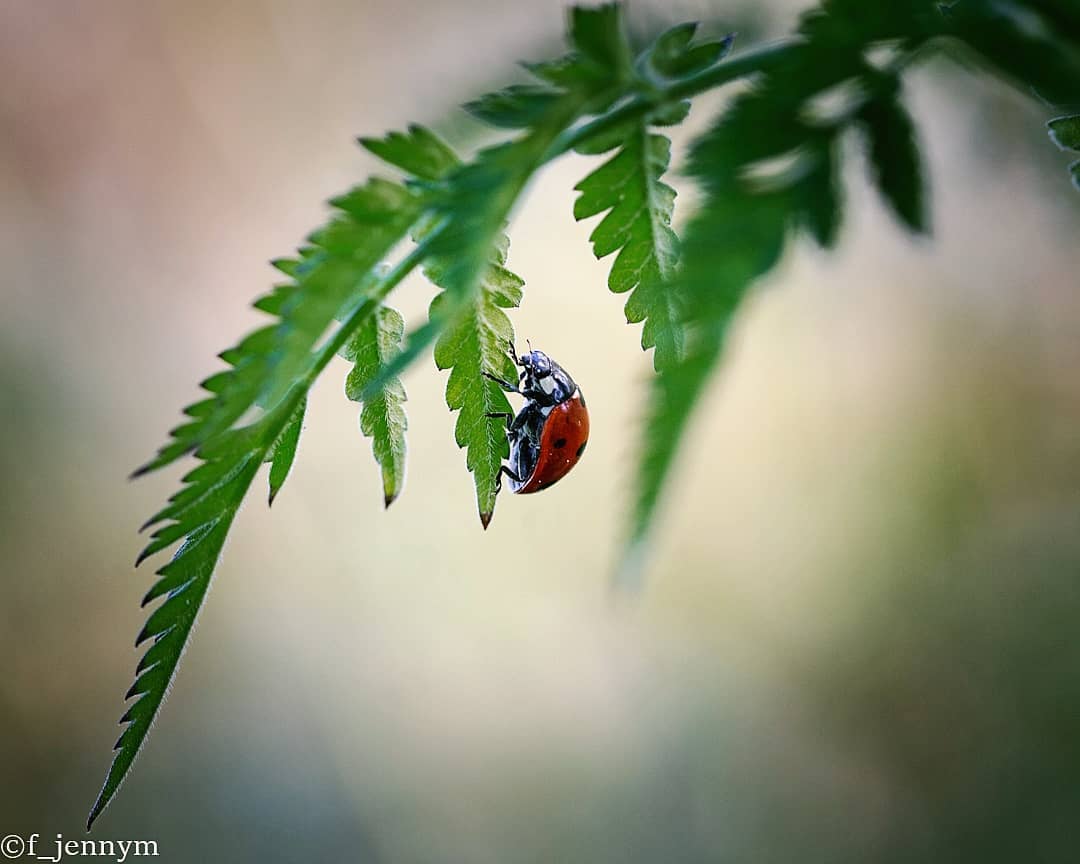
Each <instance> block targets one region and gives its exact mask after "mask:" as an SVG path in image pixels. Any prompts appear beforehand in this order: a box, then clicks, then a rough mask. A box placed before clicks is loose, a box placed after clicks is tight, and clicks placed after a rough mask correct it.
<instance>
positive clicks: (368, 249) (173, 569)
mask: <svg viewBox="0 0 1080 864" xmlns="http://www.w3.org/2000/svg"><path fill="white" fill-rule="evenodd" d="M410 134H411V135H413V137H414V138H416V139H417V140H420V139H424V140H425V141H426V136H425V135H424V134H422V133H421V132H418V131H416V130H410ZM396 143H399V142H396ZM427 143H428V144H430V142H427ZM393 153H394V154H396V156H398V157H400V156H401V154H402V148H401V147H400V146H399V147H397V149H396V150H394V151H393ZM425 201H426V199H425V197H424V193H422V192H421V191H420V190H417V189H410V188H406V187H405V186H403V185H401V184H397V183H391V182H390V181H386V180H379V179H375V180H371V181H369V182H368V183H366V184H364V185H363V186H360V187H358V188H356V189H354V190H353V191H352V192H350V193H348V194H346V195H344V196H342V197H340V198H337V199H335V200H334V201H333V202H331V203H332V205H333V207H334V208H335V211H336V215H335V216H334V218H333V219H332V220H331V222H330V223H329V224H328V225H327V226H326V227H325V228H323V229H321V230H319V231H317V232H315V233H314V234H312V235H311V236H310V238H309V245H308V246H306V247H305V248H304V249H302V250H301V252H300V253H299V255H298V256H297V257H296V258H294V259H290V260H283V261H279V262H275V263H276V266H277V267H278V269H279V270H281V271H282V272H283V273H285V274H286V275H288V276H289V277H290V279H291V281H290V282H289V283H288V284H286V285H282V286H278V287H277V288H276V289H275V291H274V292H273V293H271V294H269V295H267V296H266V297H264V298H262V299H261V300H259V301H257V303H256V306H257V307H258V308H259V309H261V310H262V311H264V312H267V313H268V314H271V315H274V316H275V317H276V318H277V323H276V324H275V325H272V326H269V327H264V328H262V329H261V330H259V331H257V332H256V333H255V334H253V335H252V336H249V337H248V338H246V339H245V340H243V341H242V342H241V343H240V344H239V345H238V346H237V348H235V349H232V350H231V351H227V352H225V353H224V354H223V355H222V357H223V359H225V361H226V362H227V363H229V364H230V366H231V367H232V368H231V370H229V371H226V372H223V373H219V375H217V376H214V378H212V379H210V383H209V385H208V386H207V385H204V386H206V389H207V390H209V392H211V393H213V394H214V396H213V398H212V399H208V400H204V401H203V402H201V403H198V404H197V405H195V406H193V407H192V408H190V409H188V412H187V413H188V415H189V416H191V417H192V418H193V422H192V423H190V424H188V425H187V426H185V427H182V428H181V429H180V430H179V431H174V433H173V441H171V442H170V443H169V444H168V445H166V446H165V447H164V448H162V450H161V451H160V452H159V454H158V456H157V457H156V458H155V459H154V460H152V461H151V462H150V463H148V465H147V466H145V467H144V469H142V470H144V471H146V470H151V469H153V468H157V467H161V466H162V465H165V464H168V462H171V461H173V460H175V459H176V458H178V457H179V456H181V455H183V454H184V453H186V452H188V451H191V450H193V451H194V454H195V456H196V458H197V459H198V460H199V462H200V464H199V465H198V466H197V467H196V468H195V469H193V470H192V471H191V472H189V473H188V474H187V475H186V476H185V477H184V479H183V486H182V487H181V489H180V490H179V491H178V492H177V493H176V494H174V495H173V496H172V497H171V498H170V499H169V502H168V504H167V505H166V506H165V507H164V508H162V509H161V510H160V511H158V512H157V513H156V514H154V516H152V517H151V518H150V519H149V520H148V521H147V523H146V524H145V525H144V526H143V527H144V528H149V527H151V526H158V527H156V528H155V530H154V531H153V533H152V534H151V537H150V540H149V542H148V543H147V545H146V547H145V548H144V549H143V551H142V553H141V554H140V555H139V558H138V561H137V562H136V563H137V564H138V563H141V562H142V561H144V560H145V559H146V558H148V557H150V556H151V555H154V554H156V553H158V552H162V551H164V550H165V549H167V548H169V547H171V546H173V545H175V544H177V543H179V544H180V545H179V548H178V549H177V550H176V552H175V553H174V555H173V558H172V560H171V561H170V562H169V563H168V564H166V565H165V566H164V567H162V568H161V569H160V570H158V571H157V575H158V576H159V577H160V578H159V579H158V581H157V582H156V583H155V584H154V586H153V587H152V588H151V589H150V591H149V592H148V593H147V595H146V597H145V598H144V605H145V604H146V603H150V602H152V601H154V600H157V599H159V598H161V597H165V600H164V602H163V603H162V604H161V605H160V606H159V607H158V608H157V609H156V610H155V611H154V612H153V613H151V615H150V617H149V619H148V620H147V623H146V626H145V627H144V628H143V631H142V632H141V633H140V635H139V639H138V641H137V643H136V644H142V643H143V642H144V641H146V640H147V639H153V640H154V641H153V643H152V644H151V646H150V647H149V648H148V649H147V651H146V653H145V654H144V656H143V658H142V660H141V661H140V662H139V665H138V667H137V669H136V676H137V677H136V681H135V685H134V686H133V687H132V688H131V690H129V692H128V694H127V697H126V698H128V699H131V698H135V699H136V701H135V702H134V703H133V704H132V705H131V706H130V707H129V708H128V710H127V711H126V712H125V714H124V716H123V718H122V719H121V723H122V724H124V725H126V727H127V728H126V729H125V730H124V732H123V734H122V735H121V736H120V739H119V740H118V741H117V744H116V750H117V753H116V756H115V758H114V760H113V763H112V766H111V767H110V769H109V772H108V774H107V776H106V779H105V784H104V786H103V787H102V790H101V793H100V795H99V796H98V799H97V801H96V802H95V804H94V807H93V809H92V810H91V813H90V817H89V820H88V823H87V827H88V828H89V827H90V826H91V825H92V824H93V822H94V820H95V819H96V818H97V817H98V815H99V814H100V813H101V811H102V810H103V809H104V807H105V806H106V805H107V804H108V803H109V801H110V800H111V799H112V797H113V796H114V795H115V794H116V791H117V789H118V788H119V786H120V783H121V782H122V781H123V779H124V777H125V776H126V774H127V772H128V770H130V768H131V764H132V762H133V761H134V759H135V756H136V754H137V753H138V751H139V750H140V748H141V747H142V745H143V743H144V742H145V740H146V736H147V733H148V732H149V729H150V726H151V723H152V721H153V719H154V717H155V716H156V714H157V712H158V711H159V710H160V708H161V704H162V702H163V701H164V698H165V693H166V691H167V688H168V686H169V684H170V683H171V681H172V679H173V677H174V676H175V674H176V670H177V667H178V665H179V662H180V657H181V655H182V653H183V650H184V647H185V645H186V643H187V640H188V637H189V635H190V633H191V628H192V625H193V624H194V621H195V618H196V616H197V614H198V611H199V609H200V607H201V605H202V602H203V600H204V599H205V597H206V591H207V588H208V587H209V584H210V579H211V577H212V575H213V573H214V569H215V568H216V566H217V562H218V558H219V557H220V555H221V550H222V547H223V545H224V542H225V537H226V535H227V533H228V531H229V528H230V527H231V525H232V521H233V519H234V517H235V515H236V512H237V510H238V508H239V506H240V503H241V501H242V500H243V498H244V496H245V495H246V494H247V491H248V489H249V488H250V486H251V483H252V481H253V480H254V477H255V474H256V473H257V471H258V469H259V467H260V466H261V465H262V464H263V463H264V462H270V463H271V466H270V477H269V485H270V500H271V502H272V501H273V500H274V497H275V496H276V495H277V494H278V492H279V491H280V490H281V487H282V485H283V484H284V482H285V479H286V477H287V475H288V473H289V469H290V468H291V466H292V463H293V461H294V459H295V456H296V448H297V444H298V442H299V436H300V429H301V427H302V425H303V418H304V412H305V405H306V395H307V390H308V388H309V387H310V386H311V384H312V382H313V381H314V380H315V378H316V376H317V375H318V374H319V373H320V372H321V371H322V369H323V368H325V366H326V364H327V363H328V362H329V361H330V359H332V358H333V356H334V355H335V354H336V353H337V352H338V351H339V350H341V349H342V348H343V346H344V345H345V344H346V342H347V341H348V339H349V338H350V337H351V336H352V335H353V334H354V333H355V332H356V330H357V329H359V328H360V327H361V326H362V325H363V324H364V322H365V321H366V320H367V319H368V318H369V317H371V316H373V315H374V314H375V312H376V310H377V309H378V307H379V302H380V300H381V298H382V297H384V296H385V295H386V293H388V292H389V291H390V290H391V289H392V288H393V287H394V286H395V285H397V284H398V282H400V280H401V279H402V278H404V276H405V275H406V274H407V273H409V272H411V271H412V270H413V269H414V268H415V267H416V266H418V264H419V263H420V261H421V260H423V258H424V257H425V256H426V255H427V254H429V249H428V248H427V247H426V246H425V245H424V244H420V245H419V246H418V247H417V248H415V249H414V250H413V251H412V252H411V253H410V254H409V255H408V256H406V257H405V259H403V260H402V261H401V262H399V263H398V264H397V265H396V266H395V267H394V268H392V269H391V270H389V271H387V272H385V273H380V272H379V270H378V266H377V265H378V264H379V263H380V261H381V259H382V258H383V257H384V256H386V255H387V254H388V253H389V252H390V251H391V250H392V248H393V247H394V246H396V245H397V243H399V242H400V241H401V240H402V239H403V238H405V237H407V236H408V234H409V231H410V229H411V228H413V226H414V224H415V223H416V222H417V221H418V219H419V218H420V216H421V215H422V213H423V212H424V210H425V206H426V204H425ZM335 320H340V321H342V322H343V323H341V324H340V326H338V328H337V329H336V330H335V331H333V334H332V335H331V336H330V337H329V338H328V339H327V340H326V341H325V342H324V343H322V344H321V345H319V347H318V349H317V350H315V349H316V345H317V344H318V343H319V340H320V339H321V338H322V337H323V336H324V334H325V332H326V331H327V329H328V328H329V327H330V326H331V325H332V324H333V323H334V321H335ZM254 408H261V409H263V413H262V415H261V416H259V417H258V418H257V419H256V420H254V421H253V422H250V423H249V424H248V425H246V426H241V427H237V426H236V425H235V424H236V423H237V422H238V421H240V420H241V419H242V418H244V417H245V416H246V415H247V414H248V413H249V412H250V411H251V410H252V409H254Z"/></svg>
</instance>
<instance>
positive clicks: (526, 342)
mask: <svg viewBox="0 0 1080 864" xmlns="http://www.w3.org/2000/svg"><path fill="white" fill-rule="evenodd" d="M525 344H526V345H528V346H529V353H530V354H532V342H530V341H529V340H528V339H526V340H525Z"/></svg>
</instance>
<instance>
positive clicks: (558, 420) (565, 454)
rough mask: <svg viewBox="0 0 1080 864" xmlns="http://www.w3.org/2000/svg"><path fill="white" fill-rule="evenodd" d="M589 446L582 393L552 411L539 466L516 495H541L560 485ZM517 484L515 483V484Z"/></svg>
mask: <svg viewBox="0 0 1080 864" xmlns="http://www.w3.org/2000/svg"><path fill="white" fill-rule="evenodd" d="M588 443H589V412H588V409H586V407H585V400H584V399H583V398H582V396H581V391H580V390H575V391H574V395H573V396H571V397H570V398H569V399H567V400H565V401H563V402H560V403H559V404H558V405H555V406H553V407H552V408H551V411H550V412H549V413H548V415H547V418H546V419H545V421H544V425H543V429H542V430H541V433H540V449H539V452H538V453H537V456H536V466H535V467H534V468H533V470H532V473H531V474H530V475H529V476H528V477H523V478H522V481H521V485H520V486H518V487H517V488H516V489H514V492H516V493H518V494H521V495H524V494H527V493H529V492H539V491H540V490H541V489H547V488H548V486H551V485H552V484H554V483H556V482H558V481H559V480H561V479H562V478H563V477H565V476H566V474H567V473H568V472H569V471H570V469H571V468H573V467H574V466H575V465H576V464H577V461H578V459H580V458H581V454H582V453H584V452H585V445H586V444H588ZM515 485H516V484H515Z"/></svg>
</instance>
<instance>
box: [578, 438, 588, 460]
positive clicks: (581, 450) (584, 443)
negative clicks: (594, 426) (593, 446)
mask: <svg viewBox="0 0 1080 864" xmlns="http://www.w3.org/2000/svg"><path fill="white" fill-rule="evenodd" d="M588 443H589V442H588V441H582V442H581V446H580V447H578V448H577V456H578V458H579V459H580V458H581V454H582V453H584V452H585V445H586V444H588Z"/></svg>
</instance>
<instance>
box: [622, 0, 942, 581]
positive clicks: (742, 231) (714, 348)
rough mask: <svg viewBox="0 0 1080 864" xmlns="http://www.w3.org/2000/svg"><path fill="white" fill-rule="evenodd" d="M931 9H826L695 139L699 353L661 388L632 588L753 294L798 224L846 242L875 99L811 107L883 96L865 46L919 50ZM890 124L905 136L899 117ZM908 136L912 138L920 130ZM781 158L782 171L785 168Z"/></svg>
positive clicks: (687, 265)
mask: <svg viewBox="0 0 1080 864" xmlns="http://www.w3.org/2000/svg"><path fill="white" fill-rule="evenodd" d="M901 7H902V8H901ZM931 7H934V4H932V3H930V2H920V0H904V2H901V3H898V4H895V5H894V4H873V5H867V4H861V3H856V2H854V0H833V2H827V3H825V4H824V6H823V7H822V8H821V9H819V10H816V11H814V12H812V13H810V14H809V15H807V16H805V17H804V19H803V21H802V22H801V26H800V35H801V36H802V37H803V41H802V42H801V43H799V44H797V45H795V46H793V47H792V48H791V49H790V50H789V51H788V53H787V56H786V58H785V62H784V63H783V64H781V65H778V66H776V67H774V68H772V69H769V70H768V71H767V73H766V74H765V75H763V76H762V78H761V79H760V80H759V81H757V82H756V85H755V86H754V87H753V88H752V89H751V90H750V91H748V92H747V93H745V94H743V95H742V96H740V97H739V98H737V99H736V100H735V101H734V103H733V104H732V105H731V107H730V108H728V109H727V111H726V112H725V113H724V114H722V115H721V117H720V118H719V120H718V121H717V122H716V123H715V124H714V125H713V126H712V128H711V129H709V130H708V131H707V132H706V133H705V134H703V135H702V136H701V137H700V138H699V139H698V140H697V141H696V142H695V143H694V145H693V147H692V149H691V156H690V166H689V173H690V174H691V175H692V176H693V177H695V178H696V179H697V180H698V181H699V182H700V183H701V185H702V187H703V189H704V190H705V193H706V194H705V199H704V202H703V204H702V207H701V210H700V212H699V213H698V214H697V215H696V216H695V217H694V219H693V220H692V221H691V223H690V225H689V226H688V228H687V236H686V243H685V248H684V261H683V266H682V267H681V268H680V269H679V271H678V272H677V274H676V276H675V278H674V279H673V280H672V283H671V290H672V291H675V292H677V294H678V297H679V302H680V304H681V308H683V309H684V310H685V311H686V316H687V317H686V328H687V348H686V352H685V356H684V357H683V358H681V359H680V360H679V361H677V362H675V363H673V364H672V365H671V366H670V367H668V368H665V369H663V370H662V371H661V374H660V375H659V376H658V378H657V379H656V380H655V381H654V383H653V385H652V387H651V390H650V397H649V403H648V407H647V409H646V424H647V425H646V427H645V434H644V440H643V443H642V455H641V461H640V463H639V469H638V474H637V484H636V490H635V497H634V504H633V508H632V516H631V523H630V532H629V545H628V552H627V554H626V556H625V557H624V561H623V565H622V567H621V569H620V571H619V573H618V574H617V579H618V583H619V584H620V585H621V586H624V587H626V586H633V585H634V584H635V583H636V581H637V580H638V578H639V571H640V567H641V560H642V553H643V549H644V545H645V541H646V538H647V536H648V534H649V531H650V527H651V525H652V521H653V518H654V515H655V512H656V507H657V503H658V501H659V498H660V494H661V492H662V489H663V486H664V483H665V481H666V478H667V476H668V474H669V473H670V470H671V467H672V465H673V463H674V458H675V454H676V452H677V450H678V446H679V443H680V441H681V438H682V435H683V434H684V432H685V429H686V426H687V423H688V422H689V418H690V414H691V412H692V411H693V408H694V406H695V405H696V404H697V401H698V399H699V398H700V395H701V393H702V392H703V390H704V387H705V385H706V383H707V382H708V380H709V372H710V370H711V369H712V367H713V366H714V365H715V363H716V361H717V359H718V358H719V356H720V355H721V351H722V348H723V345H724V341H725V339H726V336H727V333H728V330H729V328H730V323H731V320H732V318H733V316H734V314H735V311H736V310H737V309H738V307H739V305H740V304H741V302H742V300H743V298H744V296H745V295H746V292H747V291H748V290H749V289H750V287H751V285H752V284H753V283H754V282H755V281H756V280H758V279H760V278H761V277H762V276H763V275H764V274H766V273H767V272H768V271H769V270H771V269H772V268H773V267H774V266H775V264H776V263H777V262H778V261H779V259H780V256H781V253H782V251H783V248H784V244H785V241H786V238H787V236H788V233H789V228H791V227H795V228H800V227H801V228H804V229H806V230H808V232H809V233H810V235H811V236H812V237H813V238H814V239H815V240H817V242H819V243H821V244H822V245H826V246H827V245H831V244H832V243H833V242H834V241H835V237H836V233H837V228H838V225H839V217H840V198H839V193H838V190H837V177H836V175H837V171H836V167H835V148H836V140H837V138H838V136H839V135H840V134H841V133H842V132H843V131H844V129H846V128H847V126H849V125H850V124H851V123H852V122H854V121H855V119H856V118H857V117H858V116H859V115H858V113H857V112H858V110H859V109H860V108H862V107H863V105H864V103H863V102H857V103H856V104H855V105H854V106H852V107H851V109H850V110H849V111H847V112H846V113H842V114H841V115H840V116H839V117H831V118H827V119H826V120H824V121H823V120H821V119H817V118H813V117H810V116H807V110H806V109H807V106H808V105H809V104H811V103H812V100H813V99H814V98H815V97H817V96H819V95H820V94H822V93H823V92H825V91H827V90H829V89H830V88H834V87H837V86H838V85H840V84H842V83H844V82H850V81H851V80H853V79H854V80H855V81H857V82H861V88H860V89H862V90H865V92H867V93H872V94H876V93H879V92H880V91H881V90H882V87H883V84H882V78H883V77H887V75H888V73H887V72H882V71H881V70H878V69H876V68H873V67H871V66H869V65H868V64H867V62H866V60H865V56H864V51H865V48H866V47H867V46H868V45H871V44H874V43H875V42H877V41H881V40H890V41H894V42H896V43H897V44H899V45H902V46H903V49H904V53H903V54H902V56H906V54H907V53H910V52H913V51H914V50H916V48H917V47H918V46H919V45H921V44H922V43H923V42H924V41H925V40H926V39H928V38H930V37H931V36H932V35H934V33H935V32H937V31H935V29H934V19H933V16H934V15H940V13H939V12H937V11H936V9H934V8H931ZM866 110H869V112H870V113H869V116H870V117H871V118H872V120H873V122H874V124H875V126H876V127H878V128H880V127H882V126H885V125H888V124H887V123H886V121H884V120H882V118H881V116H880V112H881V109H880V108H875V109H866ZM875 112H877V113H875ZM888 121H889V122H890V123H892V127H893V128H894V129H895V128H899V123H898V121H896V114H895V112H893V113H891V114H890V115H889V118H888ZM864 122H867V121H865V120H864ZM903 131H905V137H906V140H907V141H910V130H909V129H905V130H903ZM897 146H901V147H902V146H903V145H902V144H900V145H896V144H894V145H893V149H889V148H885V147H879V148H878V149H877V150H873V149H872V154H871V155H872V157H875V158H877V159H880V160H882V162H885V161H886V157H888V158H889V159H891V160H892V161H891V162H889V163H888V164H878V162H876V161H875V166H876V170H877V173H878V176H879V177H880V178H887V181H888V185H885V183H884V180H883V186H884V188H886V190H887V194H889V192H891V194H892V196H894V199H892V200H894V203H895V204H896V205H897V206H898V209H900V210H901V211H902V212H903V213H904V214H905V215H906V216H907V217H908V221H909V224H917V223H918V217H917V213H918V208H917V207H916V206H915V204H914V203H913V202H921V200H922V193H921V191H917V190H908V191H905V192H904V193H901V192H900V190H898V189H896V188H894V187H895V185H896V178H897V177H899V176H900V175H903V176H904V177H905V178H906V179H907V180H908V181H909V182H918V181H919V179H920V174H919V172H917V171H915V170H913V169H912V168H911V166H910V164H902V165H901V164H900V161H899V160H898V159H897V157H896V151H895V147H897ZM905 152H907V151H905ZM777 159H779V160H780V167H779V168H777V167H776V166H775V165H774V164H773V163H774V162H775V161H776V160H777ZM901 168H903V169H905V170H901ZM901 194H903V195H906V196H907V197H905V198H902V199H901V197H900V196H901Z"/></svg>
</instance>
